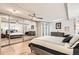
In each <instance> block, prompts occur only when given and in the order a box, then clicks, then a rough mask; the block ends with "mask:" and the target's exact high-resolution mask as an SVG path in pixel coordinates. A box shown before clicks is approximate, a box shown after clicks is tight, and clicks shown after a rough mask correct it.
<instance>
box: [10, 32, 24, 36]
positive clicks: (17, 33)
mask: <svg viewBox="0 0 79 59" xmlns="http://www.w3.org/2000/svg"><path fill="white" fill-rule="evenodd" d="M10 35H23V33H19V32H16V33H10Z"/></svg>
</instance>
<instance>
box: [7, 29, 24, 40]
mask: <svg viewBox="0 0 79 59" xmlns="http://www.w3.org/2000/svg"><path fill="white" fill-rule="evenodd" d="M9 31H10V33H9ZM23 35H24V34H23V33H21V32H18V31H17V30H6V37H7V38H9V37H10V39H14V38H21V37H22V36H23Z"/></svg>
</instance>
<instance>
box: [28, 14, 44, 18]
mask: <svg viewBox="0 0 79 59" xmlns="http://www.w3.org/2000/svg"><path fill="white" fill-rule="evenodd" d="M29 16H31V17H35V18H37V19H43V18H42V17H37V16H36V14H35V13H33V14H29Z"/></svg>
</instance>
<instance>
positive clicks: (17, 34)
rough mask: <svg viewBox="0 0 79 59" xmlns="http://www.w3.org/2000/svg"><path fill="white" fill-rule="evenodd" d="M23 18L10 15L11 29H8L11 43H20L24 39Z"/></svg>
mask: <svg viewBox="0 0 79 59" xmlns="http://www.w3.org/2000/svg"><path fill="white" fill-rule="evenodd" d="M22 22H23V19H21V20H20V19H19V18H15V17H10V29H9V30H7V33H8V32H10V33H9V34H8V36H10V43H18V42H22V41H23V23H22Z"/></svg>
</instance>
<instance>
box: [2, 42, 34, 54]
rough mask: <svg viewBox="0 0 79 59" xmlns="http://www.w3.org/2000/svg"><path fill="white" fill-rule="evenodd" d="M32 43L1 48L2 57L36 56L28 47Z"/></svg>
mask: <svg viewBox="0 0 79 59" xmlns="http://www.w3.org/2000/svg"><path fill="white" fill-rule="evenodd" d="M29 42H30V41H27V42H22V43H18V44H14V45H10V46H6V47H2V48H1V55H35V54H34V53H31V50H30V48H29V47H28V44H29Z"/></svg>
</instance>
